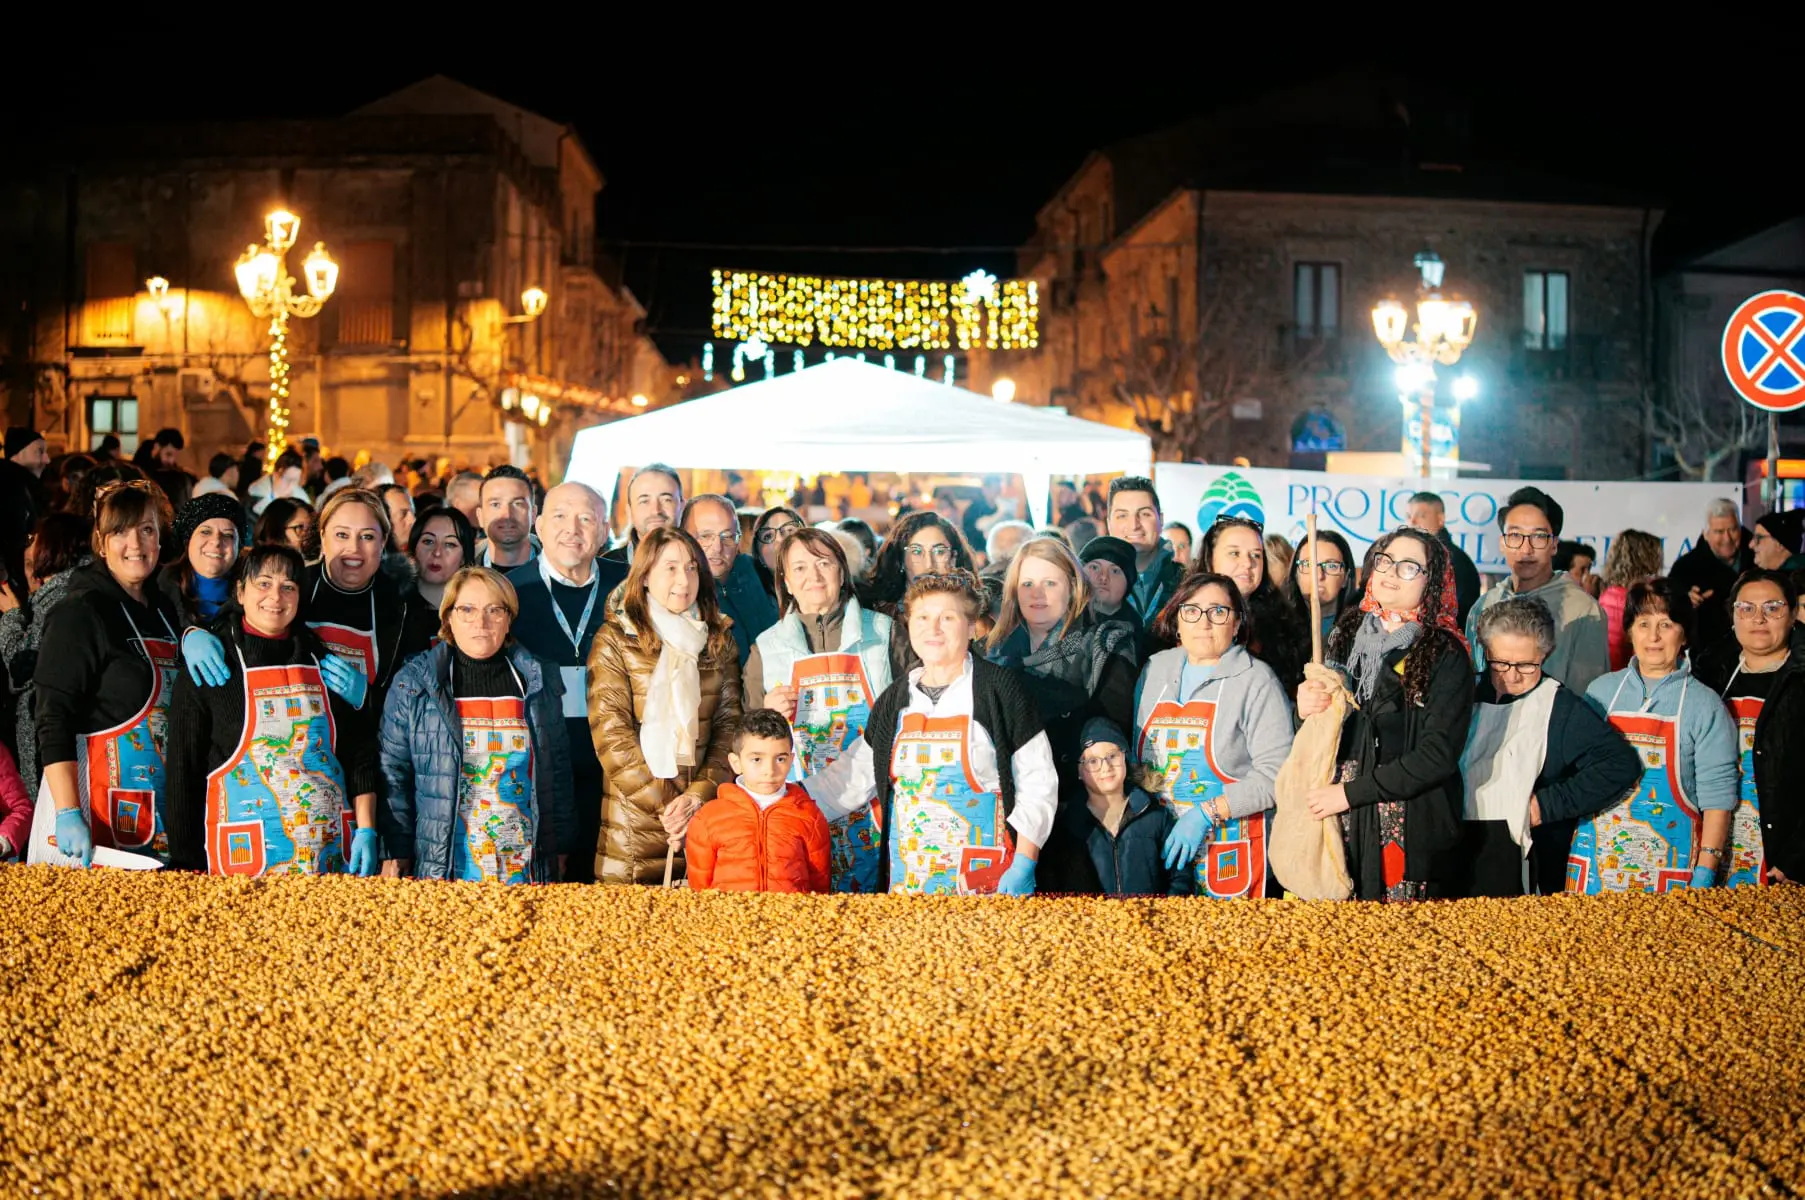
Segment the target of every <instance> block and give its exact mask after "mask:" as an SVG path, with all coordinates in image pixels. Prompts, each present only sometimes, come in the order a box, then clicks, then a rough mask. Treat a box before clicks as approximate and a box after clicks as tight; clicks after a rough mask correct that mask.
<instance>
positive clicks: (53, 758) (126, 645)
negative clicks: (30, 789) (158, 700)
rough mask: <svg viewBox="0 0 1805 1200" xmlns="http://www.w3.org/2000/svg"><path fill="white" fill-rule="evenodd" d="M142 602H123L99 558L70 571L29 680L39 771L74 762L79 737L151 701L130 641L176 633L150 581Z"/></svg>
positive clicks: (147, 677) (147, 675) (141, 661)
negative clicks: (32, 691) (34, 693)
mask: <svg viewBox="0 0 1805 1200" xmlns="http://www.w3.org/2000/svg"><path fill="white" fill-rule="evenodd" d="M144 598H145V601H146V603H144V604H140V603H138V601H136V600H134V599H132V598H131V597H130V596H128V595H127V594H126V592H125V589H124V588H122V587H120V586H119V584H118V583H117V582H116V581H115V580H114V579H113V576H112V573H111V572H110V571H108V570H107V566H106V563H105V561H103V560H100V559H96V560H95V561H93V562H91V563H89V564H88V565H87V566H85V567H77V568H76V569H75V570H73V571H71V572H70V573H69V587H68V590H67V591H66V592H65V593H64V594H63V599H62V602H61V603H59V604H58V605H57V606H56V607H55V608H53V609H51V610H50V613H49V615H48V616H46V617H45V620H44V639H43V641H42V642H41V643H40V644H39V646H38V661H37V666H36V671H35V673H34V675H33V676H32V679H33V682H34V683H35V684H36V685H37V725H38V732H37V737H38V770H39V771H40V772H42V771H43V769H44V768H45V767H48V766H53V765H55V764H56V763H65V762H74V761H75V747H76V741H77V739H78V738H80V737H81V736H82V735H83V734H86V733H93V732H95V731H97V730H101V729H111V728H113V727H114V726H116V725H120V724H122V723H124V722H125V721H126V720H127V719H128V718H130V717H132V716H133V715H135V714H136V713H137V712H138V711H139V710H140V709H142V708H143V707H144V703H145V701H146V700H148V699H149V698H150V691H151V682H152V680H151V665H150V662H149V660H147V659H146V658H145V656H144V654H143V653H142V652H141V651H140V650H139V649H138V647H137V645H136V644H135V639H136V638H137V637H138V636H140V635H142V636H143V637H146V638H167V639H170V640H173V641H180V639H181V635H182V627H181V624H180V622H179V620H178V618H177V615H176V612H175V609H174V608H173V607H171V605H170V603H169V600H168V599H167V598H166V597H165V596H164V594H163V592H162V590H161V589H160V588H159V587H158V586H157V580H156V578H155V576H152V577H151V578H150V579H147V580H145V581H144ZM165 699H166V700H167V699H170V697H165Z"/></svg>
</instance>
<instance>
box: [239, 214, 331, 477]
mask: <svg viewBox="0 0 1805 1200" xmlns="http://www.w3.org/2000/svg"><path fill="white" fill-rule="evenodd" d="M263 230H264V234H263V245H262V246H261V247H259V246H257V245H255V244H253V245H250V246H246V247H245V250H244V253H243V254H241V255H239V256H238V264H237V265H236V266H235V267H233V273H234V274H235V275H237V276H238V290H239V292H240V293H242V294H243V296H244V302H245V303H246V304H248V305H250V308H251V315H252V316H254V317H258V318H266V317H267V318H268V319H269V336H270V348H269V436H268V438H267V441H268V443H269V450H268V455H269V461H270V462H274V461H275V460H276V456H277V455H279V454H281V453H282V451H283V450H284V449H286V448H287V446H288V416H289V413H288V318H289V317H291V316H295V317H311V316H315V315H317V314H318V313H319V311H320V306H321V305H323V304H325V303H326V300H327V298H328V297H329V296H331V295H332V290H333V289H334V288H336V287H337V286H338V264H337V263H336V262H334V261H332V256H331V255H330V254H328V253H326V243H324V242H315V243H314V244H313V252H312V253H310V254H309V255H308V256H307V258H306V259H305V260H304V261H303V262H302V264H301V274H302V275H303V276H305V277H306V280H307V291H306V292H305V293H298V292H296V291H295V281H294V279H293V278H292V277H291V276H290V275H289V273H288V252H289V250H290V249H292V248H293V246H294V244H295V237H296V235H298V234H299V233H300V232H301V218H299V217H297V216H295V215H294V214H293V213H291V212H289V211H288V210H287V209H277V210H276V211H275V212H273V213H271V214H269V216H267V217H265V218H264V219H263Z"/></svg>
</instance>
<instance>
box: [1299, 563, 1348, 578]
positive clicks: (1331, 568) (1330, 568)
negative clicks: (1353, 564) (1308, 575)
mask: <svg viewBox="0 0 1805 1200" xmlns="http://www.w3.org/2000/svg"><path fill="white" fill-rule="evenodd" d="M1309 569H1310V560H1309V559H1307V558H1300V559H1298V560H1297V562H1296V564H1295V565H1293V567H1292V570H1294V571H1296V572H1298V573H1299V574H1302V573H1303V572H1305V571H1308V570H1309ZM1346 570H1347V564H1346V563H1344V562H1325V563H1317V564H1316V573H1317V574H1318V575H1327V576H1328V577H1329V578H1330V579H1334V578H1335V577H1336V576H1338V575H1340V574H1342V573H1343V572H1344V571H1346Z"/></svg>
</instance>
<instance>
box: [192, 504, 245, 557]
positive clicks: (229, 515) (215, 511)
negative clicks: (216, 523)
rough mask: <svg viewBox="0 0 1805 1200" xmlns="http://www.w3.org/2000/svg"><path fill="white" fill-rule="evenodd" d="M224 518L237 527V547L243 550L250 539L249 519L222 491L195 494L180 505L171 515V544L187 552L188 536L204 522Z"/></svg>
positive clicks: (239, 505) (241, 507)
mask: <svg viewBox="0 0 1805 1200" xmlns="http://www.w3.org/2000/svg"><path fill="white" fill-rule="evenodd" d="M213 520H226V521H230V522H232V525H233V527H234V528H236V529H237V530H238V548H239V550H241V551H242V550H243V549H244V548H245V547H246V546H248V545H249V544H250V542H251V518H250V514H248V513H246V512H245V510H244V505H242V504H240V503H239V502H238V501H237V500H234V499H233V498H232V497H230V496H228V495H226V494H225V493H223V492H208V493H207V494H206V495H205V496H196V497H195V498H194V499H192V500H190V501H189V502H188V503H186V504H184V505H182V511H181V512H178V513H177V514H176V515H175V544H176V547H177V549H178V551H179V552H180V553H181V554H184V555H186V554H187V553H188V539H189V538H191V537H193V536H194V531H195V530H197V529H199V528H200V527H201V524H202V523H203V522H205V521H213Z"/></svg>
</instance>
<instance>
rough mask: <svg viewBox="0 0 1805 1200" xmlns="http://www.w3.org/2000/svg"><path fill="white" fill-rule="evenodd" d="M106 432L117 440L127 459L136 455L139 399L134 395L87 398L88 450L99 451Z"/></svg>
mask: <svg viewBox="0 0 1805 1200" xmlns="http://www.w3.org/2000/svg"><path fill="white" fill-rule="evenodd" d="M109 433H110V434H112V435H113V436H114V437H117V438H118V439H119V449H120V451H121V452H122V453H124V454H125V455H126V457H128V458H129V457H131V456H132V455H133V454H136V453H137V452H138V400H137V398H136V397H135V396H89V397H88V449H90V450H95V449H98V448H99V446H100V441H101V439H102V438H104V437H106V435H107V434H109Z"/></svg>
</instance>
